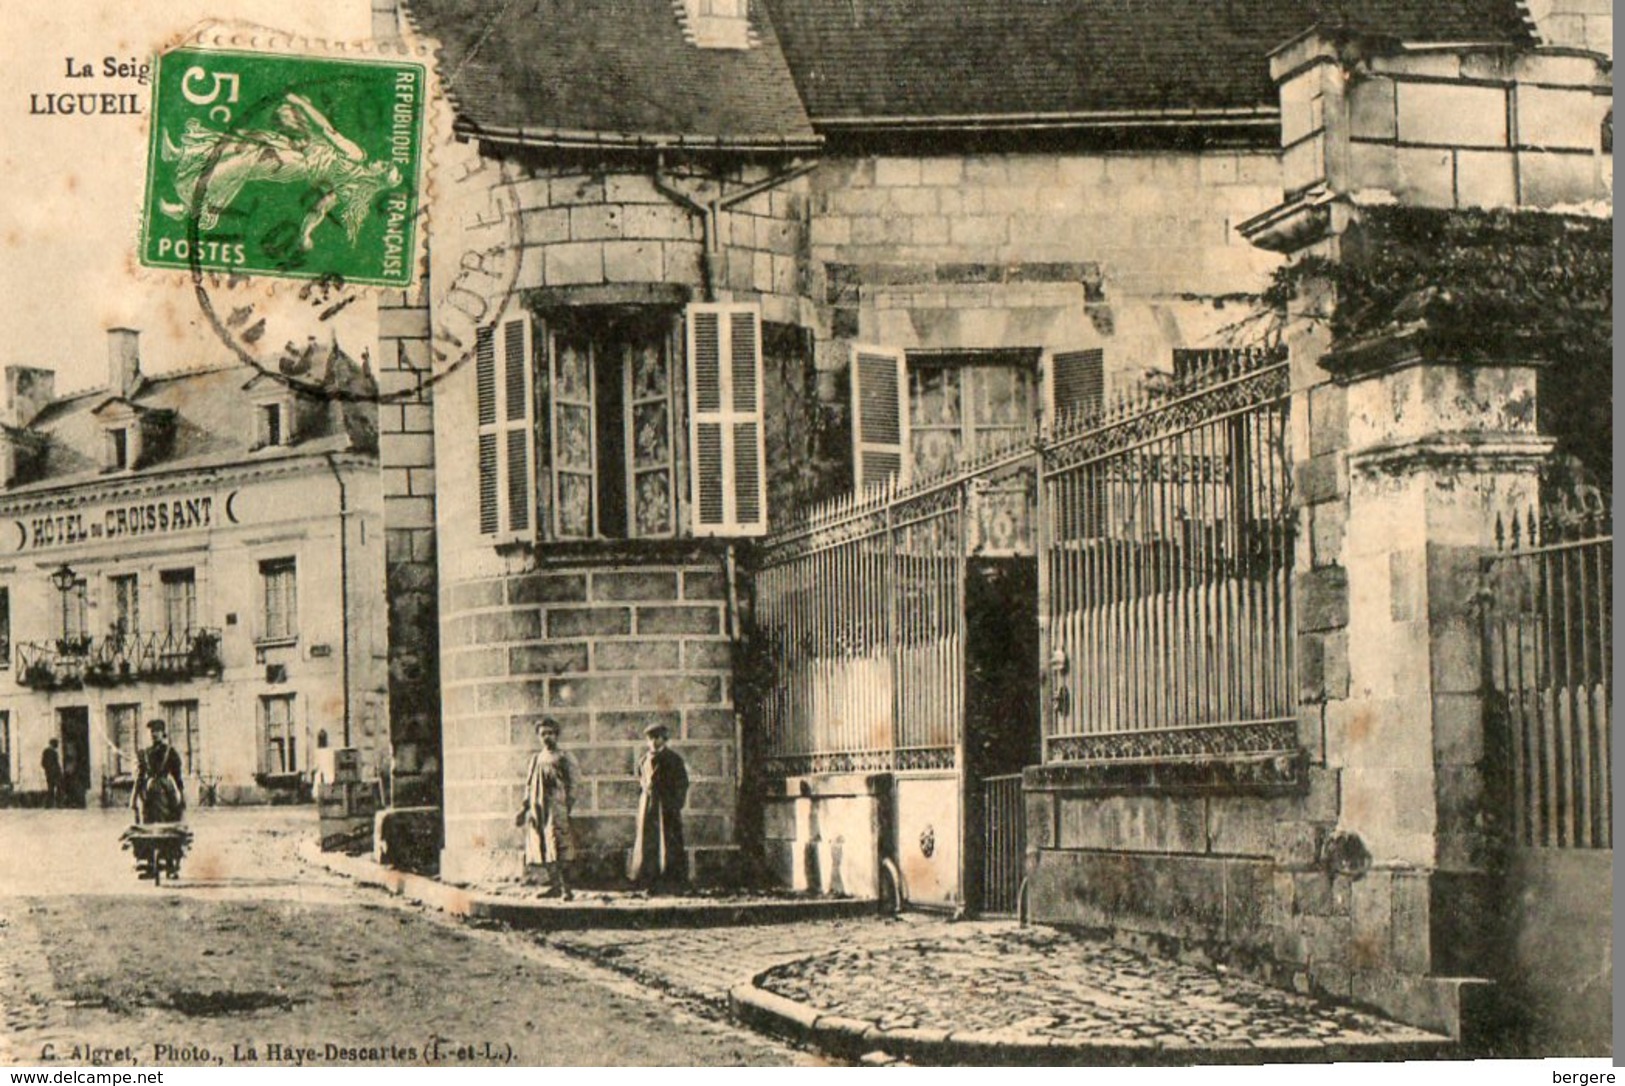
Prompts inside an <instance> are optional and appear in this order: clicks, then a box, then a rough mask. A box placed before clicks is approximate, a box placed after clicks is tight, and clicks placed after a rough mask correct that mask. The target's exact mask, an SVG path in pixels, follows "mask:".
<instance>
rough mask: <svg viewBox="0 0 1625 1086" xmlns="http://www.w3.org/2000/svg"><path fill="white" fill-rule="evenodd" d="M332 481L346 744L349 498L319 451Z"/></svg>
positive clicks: (326, 456)
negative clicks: (336, 512)
mask: <svg viewBox="0 0 1625 1086" xmlns="http://www.w3.org/2000/svg"><path fill="white" fill-rule="evenodd" d="M322 457H323V459H325V460H326V461H327V468H328V470H329V471H331V472H332V473H333V481H334V482H335V483H337V484H338V485H339V620H340V623H341V625H342V628H343V641H342V643H341V645H342V651H341V654H340V655H341V657H342V659H341V660H340V662H339V666H340V668H341V669H342V675H343V680H342V681H343V683H344V745H345V746H346V747H348V746H349V745H350V713H351V709H350V529H349V519H350V500H349V493H348V492H347V491H346V490H345V488H344V476H343V475H341V474H340V473H339V466H338V464H337V463H336V462H335V461H334V460H333V454H332V453H323V454H322Z"/></svg>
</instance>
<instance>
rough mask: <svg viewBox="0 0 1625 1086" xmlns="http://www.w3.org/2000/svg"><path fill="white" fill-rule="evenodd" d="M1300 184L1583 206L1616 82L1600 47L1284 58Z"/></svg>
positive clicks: (1468, 203) (1501, 203) (1603, 169)
mask: <svg viewBox="0 0 1625 1086" xmlns="http://www.w3.org/2000/svg"><path fill="white" fill-rule="evenodd" d="M1275 64H1276V65H1277V68H1278V69H1283V68H1285V69H1291V70H1292V74H1291V75H1290V76H1289V77H1288V78H1287V79H1286V81H1285V82H1284V83H1283V84H1282V86H1281V139H1282V164H1283V170H1284V181H1285V187H1286V191H1287V192H1288V193H1298V192H1302V191H1305V190H1307V189H1309V188H1311V187H1313V186H1316V185H1327V186H1329V187H1330V188H1331V189H1333V190H1334V191H1336V192H1341V193H1352V194H1356V195H1357V196H1360V197H1363V198H1364V199H1367V200H1371V201H1375V202H1380V201H1383V200H1387V201H1394V200H1397V201H1398V202H1400V203H1403V204H1407V205H1410V206H1415V207H1536V208H1552V207H1560V206H1564V205H1579V204H1585V203H1588V202H1591V201H1595V200H1597V199H1598V198H1599V193H1600V192H1601V191H1602V190H1603V189H1604V188H1605V187H1607V186H1605V185H1604V184H1603V181H1604V178H1605V177H1611V175H1612V167H1611V165H1609V164H1608V163H1607V162H1606V161H1605V156H1604V155H1603V154H1602V153H1601V152H1602V131H1603V117H1604V116H1605V114H1607V112H1608V111H1609V109H1610V108H1611V106H1612V97H1611V86H1610V84H1609V81H1608V80H1607V78H1606V76H1605V75H1604V74H1602V73H1601V71H1600V69H1599V68H1598V64H1597V60H1596V58H1594V57H1590V56H1585V55H1578V54H1574V53H1572V52H1569V51H1563V50H1549V51H1541V52H1534V53H1523V54H1518V55H1515V56H1513V55H1508V54H1505V53H1503V52H1500V51H1496V50H1489V49H1485V50H1464V49H1461V48H1459V47H1454V48H1452V47H1439V48H1432V49H1417V50H1408V51H1406V52H1403V53H1399V54H1396V55H1378V56H1372V57H1362V58H1360V61H1359V65H1360V66H1359V68H1358V69H1357V71H1356V73H1355V74H1354V75H1353V76H1352V77H1350V76H1348V75H1346V74H1345V71H1344V68H1343V67H1342V61H1341V60H1339V59H1338V58H1336V57H1334V56H1333V55H1332V54H1330V53H1327V52H1324V51H1322V52H1319V53H1316V52H1314V47H1313V45H1312V44H1311V43H1300V44H1298V45H1296V46H1294V47H1293V48H1291V49H1289V50H1286V51H1284V52H1283V53H1282V54H1280V55H1278V56H1277V57H1276V58H1275Z"/></svg>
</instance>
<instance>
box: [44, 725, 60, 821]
mask: <svg viewBox="0 0 1625 1086" xmlns="http://www.w3.org/2000/svg"><path fill="white" fill-rule="evenodd" d="M61 745H62V743H61V740H58V739H53V740H51V741H50V742H49V743H47V744H45V752H44V753H43V754H41V755H40V757H39V764H40V768H41V769H43V770H45V806H47V807H60V806H62V803H63V789H62V752H61V751H60V750H58V749H57V748H58V747H60V746H61Z"/></svg>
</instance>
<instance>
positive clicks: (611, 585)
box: [440, 549, 738, 881]
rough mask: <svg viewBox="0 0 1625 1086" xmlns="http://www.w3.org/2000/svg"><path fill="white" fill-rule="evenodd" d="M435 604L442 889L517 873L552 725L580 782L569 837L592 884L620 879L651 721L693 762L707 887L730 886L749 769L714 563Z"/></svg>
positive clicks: (539, 580)
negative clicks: (543, 736)
mask: <svg viewBox="0 0 1625 1086" xmlns="http://www.w3.org/2000/svg"><path fill="white" fill-rule="evenodd" d="M440 605H441V606H440V610H441V642H442V646H443V648H442V653H443V655H442V673H443V678H444V711H445V725H444V728H445V743H446V759H445V770H444V776H445V810H446V843H445V847H446V852H445V855H444V857H443V860H442V863H443V867H442V873H443V874H444V875H445V876H446V877H448V878H454V879H456V878H473V879H479V878H488V877H506V876H512V875H517V874H518V873H519V871H520V857H521V855H522V847H523V846H522V841H521V838H520V831H519V830H517V829H515V828H514V825H513V817H514V814H515V812H517V811H518V810H519V807H520V802H521V798H520V797H521V793H522V790H523V785H524V777H525V769H526V766H527V764H528V762H529V758H530V754H531V752H532V751H533V750H534V749H535V744H536V736H535V728H536V724H537V723H538V722H539V721H540V720H541V719H542V717H543V716H551V717H553V718H555V719H556V720H558V721H559V723H560V725H561V733H562V734H561V745H562V746H563V747H565V748H566V749H567V750H569V751H570V752H571V753H572V754H573V755H574V756H575V757H576V759H577V760H578V762H579V763H580V766H581V769H582V772H583V776H584V778H585V785H584V787H583V788H582V791H581V793H580V795H579V796H578V798H577V800H576V808H575V818H574V823H573V825H574V829H575V834H576V841H577V845H578V848H579V851H580V853H581V861H582V862H581V865H580V866H581V874H582V876H583V877H586V878H589V879H596V880H598V881H613V880H616V879H619V878H621V877H623V876H624V874H625V867H626V856H627V850H628V848H629V847H630V845H631V843H632V839H633V825H634V820H635V817H636V811H637V801H638V783H637V778H636V767H637V759H638V755H639V753H640V752H641V751H642V750H643V749H644V746H645V744H644V738H643V730H644V728H645V727H647V726H648V725H650V724H654V723H663V724H666V725H667V726H668V727H669V728H670V729H671V743H672V747H673V749H675V750H676V751H677V752H678V753H680V754H681V755H682V756H683V758H684V759H685V760H686V761H687V763H688V772H689V777H690V780H691V782H692V784H691V788H690V791H689V799H688V807H687V810H686V812H685V815H684V828H685V830H686V832H687V838H688V845H689V850H690V853H691V858H692V860H693V862H694V863H695V865H696V867H697V869H698V870H697V872H696V873H697V874H698V875H700V876H701V877H711V876H715V875H717V874H718V873H719V867H721V866H724V865H725V864H726V863H727V862H728V860H729V859H730V855H731V852H730V848H729V846H731V845H732V844H733V841H734V821H735V795H736V790H737V789H736V782H737V779H738V767H737V764H736V757H735V750H736V743H735V730H734V713H733V679H732V674H731V665H732V645H731V641H730V639H729V636H728V625H727V624H728V616H727V589H726V584H725V581H724V573H723V566H722V563H720V562H719V561H717V559H716V556H715V555H714V554H713V553H711V552H708V551H704V550H700V549H695V550H692V551H687V552H685V553H681V554H678V553H673V554H670V555H667V556H666V557H664V558H659V557H641V558H636V559H634V558H623V559H622V560H620V561H618V562H609V561H592V560H590V559H588V560H583V561H579V562H568V563H563V564H558V565H552V564H550V565H548V566H547V567H546V568H545V569H528V570H523V571H521V570H520V569H518V568H516V569H515V571H514V572H512V573H510V574H508V575H505V576H497V577H487V578H477V579H465V580H455V581H450V582H449V583H448V584H447V586H446V587H445V589H444V591H443V592H442V594H441V600H440Z"/></svg>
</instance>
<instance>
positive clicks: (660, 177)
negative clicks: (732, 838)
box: [649, 152, 818, 823]
mask: <svg viewBox="0 0 1625 1086" xmlns="http://www.w3.org/2000/svg"><path fill="white" fill-rule="evenodd" d="M817 167H818V163H817V162H804V163H802V164H801V165H799V166H792V167H790V168H789V169H788V170H784V171H782V172H780V173H776V174H773V175H771V176H769V177H765V178H763V179H762V180H760V181H758V182H756V183H755V184H752V185H747V186H745V187H744V188H742V189H740V190H739V191H738V192H735V193H733V194H732V195H729V196H718V197H717V198H716V199H714V200H712V201H710V202H709V203H705V204H702V203H700V202H699V201H698V200H696V199H694V198H693V197H692V196H689V195H688V194H687V193H685V192H681V191H679V190H678V189H677V188H675V187H674V186H673V185H672V184H671V182H670V181H669V180H667V178H666V156H665V153H664V152H661V153H659V154H657V155H656V157H655V168H654V171H653V173H651V174H650V178H649V180H650V182H651V183H652V184H653V185H654V188H655V191H656V192H658V193H660V194H661V195H662V196H664V197H666V199H668V200H670V201H671V202H672V203H674V204H676V205H678V206H679V207H681V208H683V209H684V210H686V211H687V212H688V213H689V214H691V215H693V216H694V217H695V218H697V219H699V220H700V229H701V232H702V235H703V240H702V244H701V246H700V283H701V290H702V292H703V294H704V298H705V301H707V302H714V301H716V300H717V292H716V254H717V253H719V252H721V251H722V241H721V238H720V236H719V235H720V230H719V227H720V221H721V218H722V212H723V210H724V209H726V208H730V207H733V206H734V205H735V204H738V203H742V202H744V201H745V200H749V199H750V198H751V197H753V196H759V195H761V194H762V193H764V192H767V191H768V190H770V189H775V188H778V187H779V186H780V185H784V184H787V183H789V182H791V181H794V180H796V179H797V178H799V177H804V176H806V175H807V174H809V173H811V172H812V171H813V170H815V169H816V168H817ZM724 562H725V566H724V568H725V571H726V572H725V574H724V578H725V581H726V583H727V589H728V602H727V608H728V614H727V618H728V629H727V633H728V640H729V642H730V643H731V644H732V646H733V660H734V665H735V667H737V666H738V662H739V655H740V652H741V645H742V642H743V640H744V631H743V630H742V629H741V628H740V615H739V563H738V546H737V544H735V543H734V542H733V541H732V540H730V541H729V542H728V546H727V550H726V551H725V552H724ZM735 691H736V696H737V685H736V686H735ZM733 716H734V758H733V761H734V772H735V774H736V776H737V779H736V780H735V782H734V795H735V798H736V808H735V812H734V816H735V820H736V823H737V820H738V818H739V816H740V811H739V809H738V806H737V804H738V802H739V801H742V799H743V797H744V794H745V768H744V767H745V758H744V754H745V722H744V718H743V717H742V716H741V715H740V712H739V706H738V705H737V704H736V705H735V706H734V714H733Z"/></svg>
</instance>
